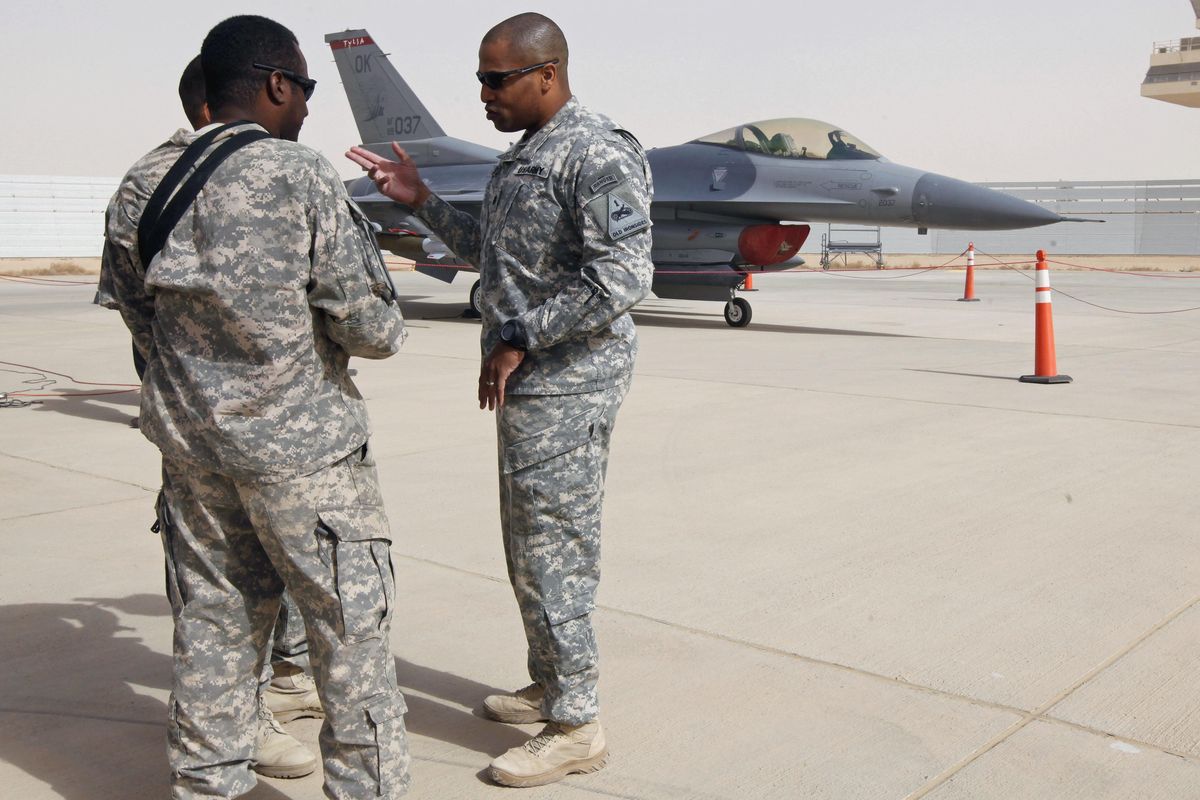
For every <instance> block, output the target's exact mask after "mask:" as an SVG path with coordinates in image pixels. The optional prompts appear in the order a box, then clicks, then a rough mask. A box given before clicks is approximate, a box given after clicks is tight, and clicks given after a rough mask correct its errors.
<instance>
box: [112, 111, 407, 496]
mask: <svg viewBox="0 0 1200 800" xmlns="http://www.w3.org/2000/svg"><path fill="white" fill-rule="evenodd" d="M244 129H245V128H237V129H234V130H235V131H237V130H244ZM228 135H231V134H230V133H226V134H223V135H222V136H221V137H220V138H218V139H217V140H216V141H215V143H214V145H213V146H216V145H219V144H220V143H221V142H222V141H224V138H225V137H226V136H228ZM194 138H195V134H191V133H186V132H183V131H180V132H179V133H177V134H176V135H175V136H173V137H172V138H171V140H170V141H168V142H166V143H165V144H163V145H161V146H159V147H158V148H156V149H154V150H153V151H151V152H150V153H149V154H147V155H146V156H144V157H143V158H142V159H141V160H140V161H138V162H137V163H136V164H135V165H134V166H133V167H132V168H131V169H130V171H129V173H128V174H127V175H126V176H125V178H124V179H123V180H122V182H121V185H120V187H119V188H118V189H117V193H116V194H115V195H114V196H113V199H112V201H111V202H110V203H109V206H108V211H107V214H106V232H105V234H106V235H105V243H104V256H103V259H102V264H101V293H100V295H101V298H102V300H103V301H105V304H106V305H115V306H116V307H117V308H119V309H120V311H121V314H122V317H123V318H124V320H125V323H126V325H127V326H128V327H129V329H130V331H131V332H132V333H133V337H134V343H135V345H136V346H137V348H138V349H139V350H140V351H141V353H142V355H144V356H146V358H147V361H148V368H147V371H146V376H145V379H144V381H143V384H142V409H141V420H140V427H141V430H142V433H143V434H145V436H146V437H147V438H148V439H150V441H152V442H154V443H155V444H156V445H158V447H159V449H161V450H162V452H163V454H164V455H166V456H168V457H170V458H173V459H177V460H181V461H185V462H189V463H192V464H196V465H198V466H200V467H202V468H204V469H207V470H211V471H214V472H218V473H222V474H225V475H228V476H230V477H233V478H235V479H249V480H265V481H272V480H282V479H285V478H289V477H294V476H298V475H305V474H309V473H311V472H315V471H316V470H318V469H320V468H321V467H323V466H325V465H327V464H330V463H332V462H334V461H336V460H337V459H338V458H341V457H342V456H344V455H346V454H347V453H349V452H351V451H352V450H354V449H355V448H357V447H359V446H361V445H362V444H363V442H365V441H366V439H367V435H368V428H369V425H368V420H367V410H366V406H365V404H364V402H363V399H362V396H361V395H360V394H359V392H358V390H357V389H356V388H355V386H354V383H353V381H351V379H350V376H349V374H348V372H347V362H348V361H349V358H350V356H352V355H356V356H364V357H367V358H385V357H387V356H389V355H392V354H393V353H395V352H396V350H397V349H398V348H399V346H400V343H401V342H402V341H403V339H404V335H405V331H404V320H403V318H402V317H401V315H400V311H399V310H398V309H397V308H396V306H395V305H394V304H390V303H389V302H386V301H385V300H383V299H381V298H380V297H379V296H376V294H374V293H372V282H371V280H370V279H369V278H368V266H370V267H371V268H372V269H373V271H374V273H375V274H376V275H378V274H379V268H380V266H381V264H380V262H379V261H378V259H379V258H380V256H379V251H378V250H377V249H375V247H374V236H373V234H371V233H370V228H369V225H367V226H366V227H364V225H365V223H364V219H363V218H362V216H361V212H359V211H358V210H357V208H356V207H355V206H353V204H352V203H351V202H350V200H349V198H348V197H347V195H346V191H345V187H344V186H343V185H342V182H341V180H340V179H339V178H338V175H337V173H336V172H335V171H334V169H333V167H332V165H330V164H329V162H328V161H326V160H325V159H324V158H323V157H322V156H321V155H320V154H319V153H317V152H316V151H314V150H311V149H309V148H307V147H305V146H303V145H300V144H296V143H295V142H288V141H282V140H279V139H263V140H261V141H258V142H254V143H253V144H250V145H247V146H245V147H244V148H242V149H241V150H238V151H237V152H236V153H234V154H233V155H232V156H230V157H229V159H228V160H227V161H225V162H224V163H223V164H222V165H221V166H220V167H219V168H217V170H216V172H214V173H213V175H212V177H210V178H209V180H208V182H207V183H206V184H205V186H204V189H203V190H202V191H201V193H200V195H199V196H198V197H197V198H196V200H195V202H194V203H193V204H192V206H191V208H190V209H189V210H188V211H187V213H185V215H184V216H183V218H182V219H181V220H180V221H179V224H178V225H176V226H175V228H174V230H173V232H172V233H171V236H170V238H169V239H168V240H167V242H166V245H165V246H164V247H163V249H162V251H161V252H160V253H159V255H158V256H156V257H155V258H154V260H153V261H152V262H151V263H150V264H142V262H141V260H140V258H139V255H138V251H137V226H138V221H139V220H140V219H141V213H142V210H143V208H144V207H145V205H146V202H147V200H148V199H149V197H150V195H151V193H152V192H153V191H154V189H155V188H156V187H157V186H158V184H159V182H160V181H161V180H162V178H163V176H164V175H165V174H166V172H167V170H168V169H169V168H170V167H171V165H172V164H173V163H174V162H175V161H176V159H178V157H179V155H180V154H181V153H182V152H183V150H184V148H185V147H186V146H187V145H188V144H189V143H190V142H191V141H192V140H193V139H194ZM372 259H375V261H372ZM385 274H386V273H385ZM375 288H376V289H377V290H378V286H376V287H375Z"/></svg>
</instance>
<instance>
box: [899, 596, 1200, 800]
mask: <svg viewBox="0 0 1200 800" xmlns="http://www.w3.org/2000/svg"><path fill="white" fill-rule="evenodd" d="M1197 604H1200V596H1197V597H1193V598H1192V599H1191V600H1189V601H1188V602H1186V603H1184V604H1183V605H1182V606H1180V607H1179V608H1177V609H1176V610H1175V611H1172V612H1171V613H1170V614H1168V615H1167V616H1166V617H1165V618H1164V619H1163V620H1161V621H1160V622H1159V623H1158V624H1157V625H1155V626H1154V627H1152V628H1151V629H1150V630H1148V631H1146V632H1145V633H1143V634H1142V635H1141V636H1138V637H1137V638H1136V639H1134V640H1133V641H1132V642H1130V643H1129V644H1127V645H1125V646H1124V647H1122V648H1121V649H1120V650H1118V651H1117V652H1115V653H1113V654H1112V655H1111V656H1109V657H1108V658H1106V659H1104V660H1103V661H1101V662H1100V663H1099V664H1097V665H1096V666H1095V667H1092V669H1090V670H1089V671H1088V672H1086V673H1084V675H1083V677H1081V678H1079V679H1078V680H1076V681H1075V682H1074V683H1073V684H1071V685H1070V686H1068V687H1067V688H1066V689H1063V690H1062V691H1061V692H1059V693H1058V694H1057V695H1055V696H1054V697H1052V698H1050V699H1049V700H1047V701H1046V702H1045V703H1042V704H1041V705H1040V706H1038V707H1037V708H1035V709H1034V710H1033V711H1029V712H1025V716H1024V718H1023V719H1020V720H1018V721H1017V722H1015V723H1013V724H1012V725H1010V726H1009V727H1008V728H1006V729H1005V730H1003V731H1001V732H1000V733H999V734H997V735H996V736H994V737H992V738H991V739H989V740H988V741H987V742H985V743H984V744H983V745H981V746H980V747H978V748H976V749H975V750H974V751H973V752H971V753H969V754H968V755H967V756H966V757H964V758H962V759H961V760H959V761H958V762H956V763H955V764H952V765H951V766H949V767H948V768H946V769H945V770H943V771H942V772H941V773H939V774H937V775H935V776H934V777H933V778H932V779H930V780H929V781H928V782H926V783H925V785H924V786H922V787H920V788H919V789H917V790H916V791H915V792H913V793H912V794H909V795H907V796H906V797H905V798H904V800H920V798H923V797H925V796H927V795H928V794H929V793H930V792H932V791H933V790H934V789H937V788H938V787H939V786H941V785H942V784H944V783H946V782H947V781H948V780H950V779H951V778H953V777H954V776H955V775H957V774H958V773H959V772H961V771H962V770H963V769H965V768H966V767H968V766H970V765H971V764H973V763H974V762H975V761H978V760H979V759H980V758H981V757H982V756H984V755H986V754H987V753H989V752H991V751H992V750H994V749H995V748H996V747H998V746H999V745H1000V744H1002V743H1003V742H1005V741H1007V740H1008V739H1010V738H1012V736H1013V735H1014V734H1016V733H1017V732H1018V731H1020V730H1022V729H1024V728H1025V727H1026V726H1028V725H1029V723H1031V722H1033V721H1034V720H1038V719H1042V720H1044V721H1047V722H1056V723H1060V722H1061V720H1057V719H1055V718H1053V717H1046V716H1045V714H1046V712H1048V711H1050V709H1052V708H1054V707H1055V706H1057V705H1058V704H1059V703H1061V702H1062V701H1063V700H1066V699H1067V698H1068V697H1070V696H1071V695H1072V694H1074V693H1075V692H1077V691H1079V690H1080V689H1081V688H1082V687H1083V686H1085V685H1086V684H1088V683H1089V682H1091V681H1092V680H1094V679H1095V678H1096V677H1097V676H1098V675H1099V674H1100V673H1102V672H1104V671H1105V670H1106V669H1108V668H1109V667H1111V666H1112V665H1113V664H1115V663H1117V662H1118V661H1120V660H1121V659H1122V658H1124V657H1125V656H1127V655H1129V654H1130V653H1132V652H1133V651H1134V650H1136V649H1137V648H1138V647H1140V646H1141V645H1142V643H1143V642H1145V641H1146V640H1147V639H1149V638H1150V637H1151V636H1153V635H1154V634H1156V633H1158V632H1159V631H1161V630H1162V629H1163V628H1165V627H1167V626H1168V625H1170V624H1171V623H1172V622H1174V621H1175V620H1176V619H1178V618H1179V617H1181V616H1183V615H1184V614H1185V613H1186V612H1187V611H1188V610H1189V609H1191V608H1193V607H1195V606H1196V605H1197ZM1063 724H1068V725H1070V724H1071V723H1063ZM1074 727H1080V728H1082V727H1083V726H1074ZM1104 733H1105V735H1107V736H1111V735H1112V734H1109V733H1107V732H1104ZM1151 746H1152V747H1154V749H1156V750H1161V749H1162V748H1160V747H1157V746H1155V745H1151ZM1172 755H1176V754H1174V753H1173V754H1172Z"/></svg>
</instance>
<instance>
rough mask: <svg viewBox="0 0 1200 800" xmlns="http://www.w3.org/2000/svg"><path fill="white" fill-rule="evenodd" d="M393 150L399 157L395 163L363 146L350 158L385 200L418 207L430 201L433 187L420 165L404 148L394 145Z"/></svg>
mask: <svg viewBox="0 0 1200 800" xmlns="http://www.w3.org/2000/svg"><path fill="white" fill-rule="evenodd" d="M392 151H393V152H394V153H395V154H396V160H395V161H392V160H391V159H388V158H384V157H383V156H381V155H378V154H376V153H372V152H371V151H370V150H364V149H363V148H361V147H351V148H350V149H349V150H348V151H346V158H348V159H350V160H351V161H353V162H354V163H355V164H358V165H359V166H360V167H362V168H363V170H364V171H365V172H366V173H367V177H368V178H370V179H371V180H372V181H374V182H375V186H376V187H378V188H379V191H380V193H381V194H383V195H384V196H385V197H389V198H391V199H392V200H395V201H396V202H397V203H404V204H405V205H407V206H411V207H413V208H417V207H419V206H420V205H421V204H422V203H424V202H425V201H426V200H427V199H428V198H429V194H430V192H429V187H428V186H426V185H425V183H424V182H423V181H422V180H421V175H420V173H419V172H417V165H416V164H414V163H413V160H412V158H411V157H410V156H409V155H408V153H406V152H404V148H402V147H401V146H400V145H398V144H396V143H395V142H392Z"/></svg>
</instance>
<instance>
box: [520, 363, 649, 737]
mask: <svg viewBox="0 0 1200 800" xmlns="http://www.w3.org/2000/svg"><path fill="white" fill-rule="evenodd" d="M628 388H629V384H628V383H624V384H621V385H619V386H614V387H612V388H609V389H604V390H601V391H597V392H587V393H584V394H572V395H508V396H507V397H506V398H505V403H504V407H503V408H502V409H501V410H500V411H499V412H498V413H497V415H496V429H497V441H498V445H499V457H500V527H501V532H502V534H503V536H504V555H505V559H506V561H507V563H508V577H509V580H510V581H511V582H512V587H513V591H514V593H515V594H516V597H517V606H518V607H519V608H520V611H521V618H522V620H523V622H524V625H525V638H526V641H527V642H528V645H529V655H528V662H529V663H528V666H529V676H530V678H532V679H533V681H534V682H536V683H537V684H539V685H540V686H541V687H542V688H543V689H545V696H544V699H543V700H542V712H543V713H544V714H545V715H546V716H547V717H548V718H549V719H551V720H554V721H556V722H562V723H566V724H570V725H579V724H582V723H584V722H588V721H590V720H593V719H595V718H596V717H597V715H598V714H599V711H600V707H599V700H598V698H597V693H596V684H597V681H598V679H599V677H600V667H599V653H598V650H597V647H596V634H595V632H594V631H593V629H592V611H593V610H594V609H595V605H596V587H597V586H598V585H599V583H600V516H601V511H602V508H603V504H604V478H605V473H606V471H607V468H608V446H609V440H610V437H611V435H612V429H613V426H614V424H615V423H616V419H617V411H618V410H619V409H620V407H621V401H622V400H623V399H624V398H625V393H626V392H627V391H628Z"/></svg>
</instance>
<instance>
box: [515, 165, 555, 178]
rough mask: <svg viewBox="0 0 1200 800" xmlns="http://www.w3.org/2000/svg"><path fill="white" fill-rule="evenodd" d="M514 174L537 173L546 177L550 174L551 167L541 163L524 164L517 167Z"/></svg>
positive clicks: (540, 176) (541, 176)
mask: <svg viewBox="0 0 1200 800" xmlns="http://www.w3.org/2000/svg"><path fill="white" fill-rule="evenodd" d="M513 174H514V175H535V176H537V177H539V178H545V177H547V176H549V175H550V168H549V167H544V166H542V165H541V164H522V165H521V166H519V167H517V169H516V171H515V172H514V173H513Z"/></svg>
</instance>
